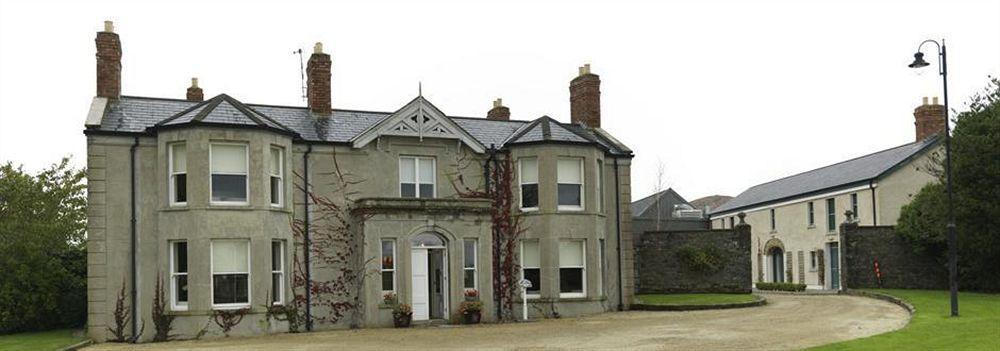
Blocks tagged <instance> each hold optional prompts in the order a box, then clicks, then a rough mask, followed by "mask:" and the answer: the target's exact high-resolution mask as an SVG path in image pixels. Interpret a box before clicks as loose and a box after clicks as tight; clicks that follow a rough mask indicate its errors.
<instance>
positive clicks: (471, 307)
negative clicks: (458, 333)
mask: <svg viewBox="0 0 1000 351" xmlns="http://www.w3.org/2000/svg"><path fill="white" fill-rule="evenodd" d="M458 311H459V312H460V313H461V314H462V319H463V322H465V324H479V321H480V320H481V319H482V316H483V315H482V313H483V302H482V301H478V300H477V301H463V302H462V305H461V306H459V308H458Z"/></svg>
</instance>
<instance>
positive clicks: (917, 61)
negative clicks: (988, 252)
mask: <svg viewBox="0 0 1000 351" xmlns="http://www.w3.org/2000/svg"><path fill="white" fill-rule="evenodd" d="M927 43H934V45H935V46H937V48H938V59H940V60H941V61H939V62H940V65H939V66H938V74H940V75H941V81H942V82H943V84H944V174H945V178H944V179H945V189H947V192H948V228H947V229H948V285H949V286H950V287H951V316H952V317H958V246H957V245H958V244H957V239H956V237H955V210H954V205H953V204H954V201H953V200H952V195H951V133H950V132H949V128H948V56H947V54H946V53H945V52H946V51H945V47H944V39H941V43H938V42H937V41H934V40H930V39H928V40H924V42H922V43H920V46H918V47H917V53H915V54H913V63H911V64H910V68H921V67H927V66H929V65H930V63H927V61H924V53H922V52H920V49H921V48H923V47H924V44H927Z"/></svg>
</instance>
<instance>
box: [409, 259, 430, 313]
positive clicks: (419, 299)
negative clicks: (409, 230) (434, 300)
mask: <svg viewBox="0 0 1000 351" xmlns="http://www.w3.org/2000/svg"><path fill="white" fill-rule="evenodd" d="M410 277H411V282H412V283H411V284H410V294H411V301H412V306H413V320H415V321H425V320H428V319H430V296H428V295H429V292H430V285H429V282H430V279H428V274H427V249H413V251H411V252H410Z"/></svg>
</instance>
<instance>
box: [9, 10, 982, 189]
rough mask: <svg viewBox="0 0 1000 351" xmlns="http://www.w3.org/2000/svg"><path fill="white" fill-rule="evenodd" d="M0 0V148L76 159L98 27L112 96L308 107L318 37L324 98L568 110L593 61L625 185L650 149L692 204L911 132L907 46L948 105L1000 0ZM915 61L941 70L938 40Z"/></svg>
mask: <svg viewBox="0 0 1000 351" xmlns="http://www.w3.org/2000/svg"><path fill="white" fill-rule="evenodd" d="M873 3H874V1H863V2H849V1H823V2H820V1H784V2H751V1H738V2H709V1H697V2H695V1H691V2H671V3H662V4H661V3H655V4H654V3H645V2H638V3H632V2H625V1H607V2H581V1H571V2H547V3H544V4H537V3H535V2H511V1H495V2H490V3H487V2H481V3H478V2H477V3H476V4H472V3H471V1H457V2H430V1H424V2H420V3H419V4H417V2H395V3H381V2H378V3H377V2H375V1H365V2H357V3H344V4H337V5H334V4H326V3H325V2H324V3H322V4H321V3H320V2H318V1H317V2H314V3H310V2H293V1H273V2H270V3H261V4H258V3H251V2H248V1H239V2H214V1H204V0H203V1H196V2H186V1H162V2H156V3H155V4H154V3H153V2H146V1H143V2H139V1H123V2H98V1H70V2H64V3H50V2H47V1H23V2H16V1H4V2H0V162H4V163H5V162H7V161H12V162H14V163H15V164H24V166H25V167H26V168H27V169H29V170H32V171H34V170H38V169H40V168H42V167H44V166H46V165H48V164H50V163H53V162H56V161H58V159H59V158H60V157H62V156H66V155H72V156H73V160H74V163H75V164H76V165H79V166H83V165H85V151H86V150H85V149H86V143H85V138H84V136H83V133H82V130H83V122H84V119H85V117H86V114H87V110H88V108H89V105H90V101H91V99H92V97H93V96H94V93H95V91H94V85H95V82H94V81H95V79H94V74H95V73H94V66H95V59H94V53H95V48H94V36H95V32H97V31H99V30H101V29H102V26H103V24H102V22H103V21H104V20H105V19H110V20H113V21H115V26H116V32H118V33H119V34H120V35H121V40H122V46H123V52H124V58H123V69H122V70H123V73H122V77H123V94H125V95H138V96H155V97H172V98H183V97H184V92H185V88H187V86H188V84H189V79H190V78H191V77H193V76H197V77H199V78H200V80H201V86H202V87H203V88H204V90H205V95H206V97H211V96H214V95H216V94H219V93H223V92H225V93H227V94H229V95H232V96H233V97H235V98H237V99H239V100H241V101H244V102H248V103H263V104H279V105H304V104H305V103H304V102H303V101H302V99H301V97H300V94H301V93H300V89H299V87H300V78H299V59H298V56H295V55H293V54H292V50H294V49H298V48H302V49H304V50H306V51H307V54H308V52H311V50H312V49H311V48H312V44H313V43H314V42H316V41H322V42H323V43H324V46H325V51H326V52H328V53H330V54H331V55H332V57H333V105H334V108H343V109H362V110H375V111H394V110H396V109H397V108H399V107H401V106H402V105H403V104H404V103H406V102H408V101H409V100H410V99H412V98H413V97H414V96H415V95H416V94H417V84H418V82H423V93H424V96H425V97H427V98H428V99H429V100H430V101H432V102H433V103H434V104H435V105H437V106H438V107H439V108H441V109H442V110H443V111H444V112H445V113H446V114H449V115H455V116H485V114H486V111H487V110H488V109H489V108H490V107H491V101H492V100H493V99H494V98H497V97H502V98H503V101H504V104H505V105H506V106H508V107H510V109H511V115H512V118H513V119H520V120H531V119H535V118H537V117H539V116H542V115H549V116H551V117H553V118H555V119H557V120H559V121H563V122H569V91H568V85H569V81H570V79H572V78H573V77H574V76H575V75H576V72H577V67H578V66H580V65H581V64H583V63H590V64H591V65H592V67H593V72H594V73H597V74H599V75H600V76H601V80H602V86H601V92H602V96H601V102H602V119H603V120H602V125H603V127H604V128H605V129H607V130H609V131H610V132H611V133H612V134H614V135H615V136H616V137H618V138H619V139H620V140H622V141H623V142H625V143H626V144H627V145H628V146H630V147H631V148H632V149H633V150H634V151H635V155H636V157H635V160H634V165H633V168H632V182H633V183H632V184H633V185H632V192H633V195H634V197H633V198H634V199H638V198H639V197H641V196H644V195H648V194H650V193H652V191H653V188H654V183H655V182H656V180H655V178H656V177H655V173H656V171H655V169H656V168H657V166H656V165H657V163H658V162H662V163H663V165H664V167H665V169H666V179H665V183H666V186H668V187H673V188H674V189H675V190H677V191H678V192H679V193H680V194H681V195H682V196H684V197H686V198H687V199H688V200H693V199H695V198H698V197H701V196H705V195H712V194H725V195H737V194H739V193H740V192H741V191H743V190H745V189H746V188H747V187H749V186H752V185H754V184H758V183H761V182H765V181H769V180H773V179H776V178H779V177H783V176H787V175H791V174H795V173H799V172H802V171H806V170H810V169H813V168H816V167H820V166H824V165H827V164H830V163H834V162H839V161H842V160H845V159H848V158H851V157H856V156H860V155H864V154H867V153H871V152H875V151H878V150H882V149H886V148H889V147H893V146H897V145H901V144H904V143H908V142H911V141H913V138H914V129H913V115H912V111H913V108H914V107H916V106H917V105H918V104H919V103H920V98H921V97H922V96H934V95H940V89H941V86H940V77H939V76H938V75H937V74H936V69H935V68H934V67H929V68H926V69H925V70H924V71H923V72H922V73H921V72H917V71H915V70H912V69H909V68H907V67H906V65H907V64H908V63H909V62H910V61H911V60H912V58H913V57H912V54H913V52H914V51H915V50H916V47H917V44H919V43H920V42H921V41H922V40H924V39H927V38H935V39H939V38H946V39H947V44H948V53H949V57H948V59H949V60H948V63H949V78H950V82H949V83H950V86H949V88H950V92H951V101H952V106H953V107H954V108H959V109H961V108H963V107H964V106H965V102H966V101H967V100H968V97H969V95H971V94H972V93H974V92H976V91H978V90H980V89H981V88H982V87H984V86H985V84H986V82H987V75H994V76H996V75H1000V21H998V20H997V19H998V18H1000V1H997V0H992V1H978V2H974V1H936V2H920V1H885V2H880V3H877V4H873ZM925 52H927V53H928V54H927V58H928V60H929V61H930V62H931V63H932V64H934V65H935V67H936V65H937V57H936V53H935V51H934V48H933V47H927V48H926V49H925Z"/></svg>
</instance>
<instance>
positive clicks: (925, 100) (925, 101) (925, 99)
mask: <svg viewBox="0 0 1000 351" xmlns="http://www.w3.org/2000/svg"><path fill="white" fill-rule="evenodd" d="M924 105H927V97H926V96H924Z"/></svg>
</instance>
